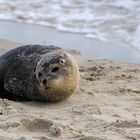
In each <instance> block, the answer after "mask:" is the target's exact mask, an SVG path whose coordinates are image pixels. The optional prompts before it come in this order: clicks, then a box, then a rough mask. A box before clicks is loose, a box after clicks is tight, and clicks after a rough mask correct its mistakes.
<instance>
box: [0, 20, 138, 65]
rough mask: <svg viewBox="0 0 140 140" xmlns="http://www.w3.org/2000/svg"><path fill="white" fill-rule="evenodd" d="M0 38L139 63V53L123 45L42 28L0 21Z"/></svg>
mask: <svg viewBox="0 0 140 140" xmlns="http://www.w3.org/2000/svg"><path fill="white" fill-rule="evenodd" d="M0 38H3V39H8V40H13V41H16V42H21V43H22V44H53V45H57V46H61V47H63V48H68V49H76V50H79V51H80V52H81V53H82V55H84V56H86V57H89V58H94V59H112V60H121V61H127V62H133V63H140V51H138V50H136V49H134V48H132V47H130V46H126V45H123V44H120V45H117V44H112V43H107V42H102V41H99V40H95V39H89V38H85V35H81V34H73V33H64V32H59V31H56V30H55V29H52V28H47V27H43V26H37V25H31V24H24V23H16V22H10V21H9V22H8V21H0Z"/></svg>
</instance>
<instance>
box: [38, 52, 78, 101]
mask: <svg viewBox="0 0 140 140" xmlns="http://www.w3.org/2000/svg"><path fill="white" fill-rule="evenodd" d="M36 78H37V80H38V83H39V84H38V87H39V90H40V99H41V100H44V101H47V102H58V101H63V100H65V99H67V98H68V97H69V96H70V95H71V94H73V93H74V92H75V90H76V89H77V87H78V85H79V69H78V66H77V64H76V63H75V61H74V60H73V59H72V57H71V56H70V55H69V54H67V53H66V52H64V51H63V50H55V51H52V52H49V53H47V54H45V55H44V56H43V57H42V58H41V59H40V61H39V62H38V64H37V67H36Z"/></svg>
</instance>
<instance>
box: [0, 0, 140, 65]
mask: <svg viewBox="0 0 140 140" xmlns="http://www.w3.org/2000/svg"><path fill="white" fill-rule="evenodd" d="M27 23H28V24H27ZM0 38H2V39H9V40H12V41H17V42H20V43H24V44H29V43H30V44H34V43H40V44H54V45H57V46H61V47H64V48H71V49H77V50H79V51H81V53H82V54H83V55H85V56H88V57H92V58H97V59H100V58H101V59H115V60H116V59H117V60H124V61H129V62H136V63H139V62H140V45H139V44H140V1H139V0H24V1H22V0H0Z"/></svg>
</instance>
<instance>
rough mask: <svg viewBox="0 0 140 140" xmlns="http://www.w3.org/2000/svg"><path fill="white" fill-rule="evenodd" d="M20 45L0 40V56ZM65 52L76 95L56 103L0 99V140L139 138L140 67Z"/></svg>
mask: <svg viewBox="0 0 140 140" xmlns="http://www.w3.org/2000/svg"><path fill="white" fill-rule="evenodd" d="M19 45H20V43H15V42H11V41H7V40H0V53H1V54H2V53H4V52H6V51H8V50H10V49H12V48H14V47H17V46H19ZM69 52H70V53H71V54H72V55H73V57H74V58H75V60H76V61H77V63H78V65H79V70H80V87H79V89H78V91H77V92H76V93H75V94H74V95H72V96H71V97H70V98H69V99H68V100H66V101H64V102H61V103H57V104H48V103H41V102H17V101H16V102H15V101H10V100H7V99H0V140H139V139H140V65H139V64H132V63H124V62H120V61H112V60H105V59H104V60H95V59H94V60H92V59H87V58H84V57H83V56H81V55H79V54H78V53H75V52H74V51H69Z"/></svg>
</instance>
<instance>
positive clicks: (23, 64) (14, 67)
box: [0, 45, 79, 102]
mask: <svg viewBox="0 0 140 140" xmlns="http://www.w3.org/2000/svg"><path fill="white" fill-rule="evenodd" d="M78 84H79V71H78V67H77V65H76V63H75V61H74V60H73V59H72V58H71V56H70V55H69V54H67V53H66V52H65V51H64V50H63V49H61V48H59V47H55V46H40V45H26V46H21V47H19V48H16V49H13V50H11V51H9V52H7V53H5V54H3V55H2V56H0V97H2V98H8V99H13V100H16V99H18V100H19V99H20V100H24V99H26V100H40V101H46V102H58V101H62V100H65V99H67V98H68V97H69V96H70V95H71V94H72V93H74V92H75V90H76V89H77V86H78Z"/></svg>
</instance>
